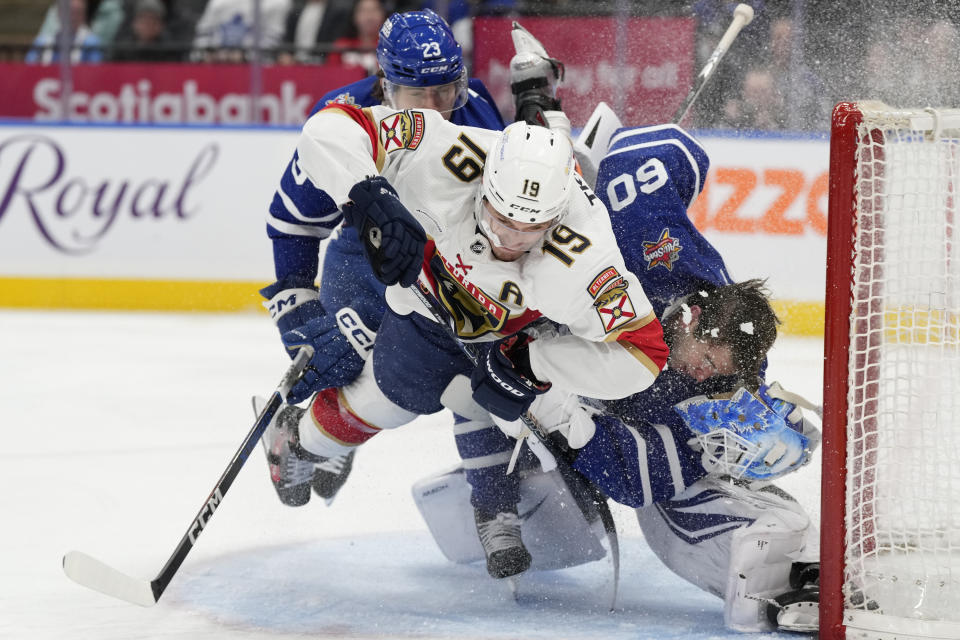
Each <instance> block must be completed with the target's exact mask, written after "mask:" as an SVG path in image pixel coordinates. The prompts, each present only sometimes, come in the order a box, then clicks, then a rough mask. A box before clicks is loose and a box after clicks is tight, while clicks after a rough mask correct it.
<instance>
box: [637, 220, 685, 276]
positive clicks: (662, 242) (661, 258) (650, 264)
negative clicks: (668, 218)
mask: <svg viewBox="0 0 960 640" xmlns="http://www.w3.org/2000/svg"><path fill="white" fill-rule="evenodd" d="M681 249H683V247H681V246H680V241H679V240H678V239H676V238H674V237H672V236H671V235H670V228H669V227H667V228H665V229H664V230H663V231H661V232H660V237H659V238H658V239H656V240H653V241H651V242H648V241H646V240H645V241H644V242H643V259H644V260H645V261H646V263H647V271H649V270H650V269H653V268H654V267H666V269H667V271H673V263H674V262H676V261H677V260H678V259H679V258H680V250H681Z"/></svg>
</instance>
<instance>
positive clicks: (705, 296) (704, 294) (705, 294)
mask: <svg viewBox="0 0 960 640" xmlns="http://www.w3.org/2000/svg"><path fill="white" fill-rule="evenodd" d="M697 293H699V294H700V297H701V298H709V297H710V294H709V293H707V292H706V291H698V292H697Z"/></svg>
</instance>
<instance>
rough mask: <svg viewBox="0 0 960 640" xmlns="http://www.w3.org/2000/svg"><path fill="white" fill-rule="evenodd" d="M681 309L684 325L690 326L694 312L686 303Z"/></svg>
mask: <svg viewBox="0 0 960 640" xmlns="http://www.w3.org/2000/svg"><path fill="white" fill-rule="evenodd" d="M680 309H681V310H682V311H683V316H682V318H683V324H687V325H689V324H690V323H691V322H693V312H691V311H690V307H688V306H687V303H686V302H684V303H683V304H681V305H680Z"/></svg>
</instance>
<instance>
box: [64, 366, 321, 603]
mask: <svg viewBox="0 0 960 640" xmlns="http://www.w3.org/2000/svg"><path fill="white" fill-rule="evenodd" d="M312 357H313V349H312V348H310V347H301V349H300V351H299V352H298V353H297V355H296V356H295V357H294V359H293V362H292V363H291V364H290V367H289V368H288V369H287V370H286V372H285V373H284V374H283V378H282V379H281V380H280V384H279V385H278V386H277V388H276V390H275V391H274V392H273V394H272V395H271V396H270V399H269V400H268V401H267V404H266V406H265V407H263V410H262V411H261V412H260V415H258V416H257V421H256V422H255V423H254V425H253V427H252V428H251V429H250V431H249V432H248V433H247V436H246V437H245V438H244V440H243V442H242V443H241V444H240V448H239V449H237V452H236V453H235V454H234V455H233V458H231V460H230V463H229V464H228V465H227V468H226V469H224V470H223V473H222V474H221V475H220V478H219V480H217V484H216V485H215V486H214V487H213V491H211V492H210V495H209V496H207V499H206V500H205V501H204V503H203V505H202V506H201V507H200V511H199V512H197V515H196V516H195V517H194V519H193V520H191V521H190V525H189V526H188V527H187V531H186V533H184V534H183V537H182V538H180V542H179V543H178V544H177V547H176V548H175V549H174V550H173V553H172V554H171V555H170V557H169V558H168V559H167V563H166V564H165V565H164V566H163V568H162V569H161V570H160V573H159V574H157V577H156V578H154V579H153V580H151V581H149V582H147V581H146V580H138V579H137V578H132V577H130V576H128V575H126V574H125V573H122V572H120V571H117V570H116V569H114V568H112V567H110V566H109V565H107V564H104V563H103V562H101V561H99V560H97V559H96V558H94V557H92V556H89V555H87V554H85V553H81V552H80V551H71V552H69V553H67V554H66V555H65V556H64V557H63V572H64V573H66V574H67V577H68V578H70V579H71V580H73V581H74V582H76V583H77V584H79V585H82V586H84V587H87V588H89V589H93V590H94V591H99V592H100V593H103V594H106V595H108V596H112V597H114V598H117V599H119V600H126V601H127V602H131V603H133V604H138V605H140V606H142V607H150V606H153V605H155V604H156V603H157V601H158V600H159V599H160V596H162V595H163V592H164V591H165V590H166V588H167V585H169V584H170V581H171V580H172V579H173V576H174V575H176V573H177V570H178V569H179V568H180V565H181V564H183V561H184V559H186V557H187V554H188V553H190V551H191V550H192V549H193V546H194V545H195V544H196V541H197V538H199V537H200V534H201V533H203V530H204V528H205V527H206V525H207V523H209V522H210V519H211V518H212V517H213V514H214V513H215V512H216V510H217V507H218V506H219V505H220V503H221V502H222V501H223V497H224V496H225V495H226V493H227V490H229V489H230V485H232V484H233V481H234V479H235V478H236V477H237V474H238V473H240V469H242V468H243V465H244V463H245V462H246V461H247V458H248V457H249V456H250V452H251V451H253V449H254V448H255V447H256V445H257V442H259V441H260V438H261V436H263V433H264V431H266V430H267V426H268V425H269V424H270V422H271V421H272V420H273V417H274V415H276V413H277V411H278V410H279V409H280V406H281V405H282V404H283V400H284V398H286V397H287V394H288V393H289V392H290V388H291V387H292V386H293V385H294V384H295V383H296V381H297V379H298V378H299V377H300V374H301V373H303V370H304V368H305V367H306V366H307V363H308V362H310V358H312Z"/></svg>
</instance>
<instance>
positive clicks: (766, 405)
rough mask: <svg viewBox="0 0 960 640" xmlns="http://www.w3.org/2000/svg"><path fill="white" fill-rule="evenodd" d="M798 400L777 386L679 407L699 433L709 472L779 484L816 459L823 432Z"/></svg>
mask: <svg viewBox="0 0 960 640" xmlns="http://www.w3.org/2000/svg"><path fill="white" fill-rule="evenodd" d="M784 397H788V398H790V399H795V398H797V396H794V395H793V394H789V393H787V392H785V391H783V389H782V388H781V387H780V385H779V384H777V383H773V384H772V385H770V386H767V385H761V386H760V388H759V389H758V390H757V391H756V393H750V392H749V391H748V390H747V389H746V388H744V387H741V388H740V389H737V391H736V392H734V393H733V395H732V396H729V397H713V398H711V397H708V396H697V397H695V398H690V399H689V400H685V401H684V402H680V403H678V404H677V405H675V406H674V409H675V410H676V411H677V413H679V414H680V416H681V417H682V418H683V421H684V422H685V423H686V425H687V427H688V428H689V429H690V430H691V431H693V432H694V433H695V434H696V435H695V436H694V438H693V439H692V440H691V441H690V444H691V445H692V446H694V448H697V449H700V450H701V451H702V452H703V455H702V458H701V459H702V462H703V466H704V468H706V469H707V471H709V472H711V473H719V474H721V475H729V476H731V477H733V478H736V479H739V478H750V479H752V480H773V479H774V478H778V477H780V476H783V475H785V474H787V473H789V472H791V471H793V470H795V469H797V468H799V467H801V466H803V465H805V464H806V463H807V462H809V461H810V456H811V455H812V454H813V451H814V450H815V449H816V448H817V446H818V445H819V444H820V432H819V430H818V429H817V428H816V427H814V426H812V425H810V424H809V423H808V422H807V421H806V420H804V418H803V412H802V411H801V410H800V408H799V407H798V406H797V402H799V400H798V401H797V402H788V401H787V400H785V399H783V398H784Z"/></svg>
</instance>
